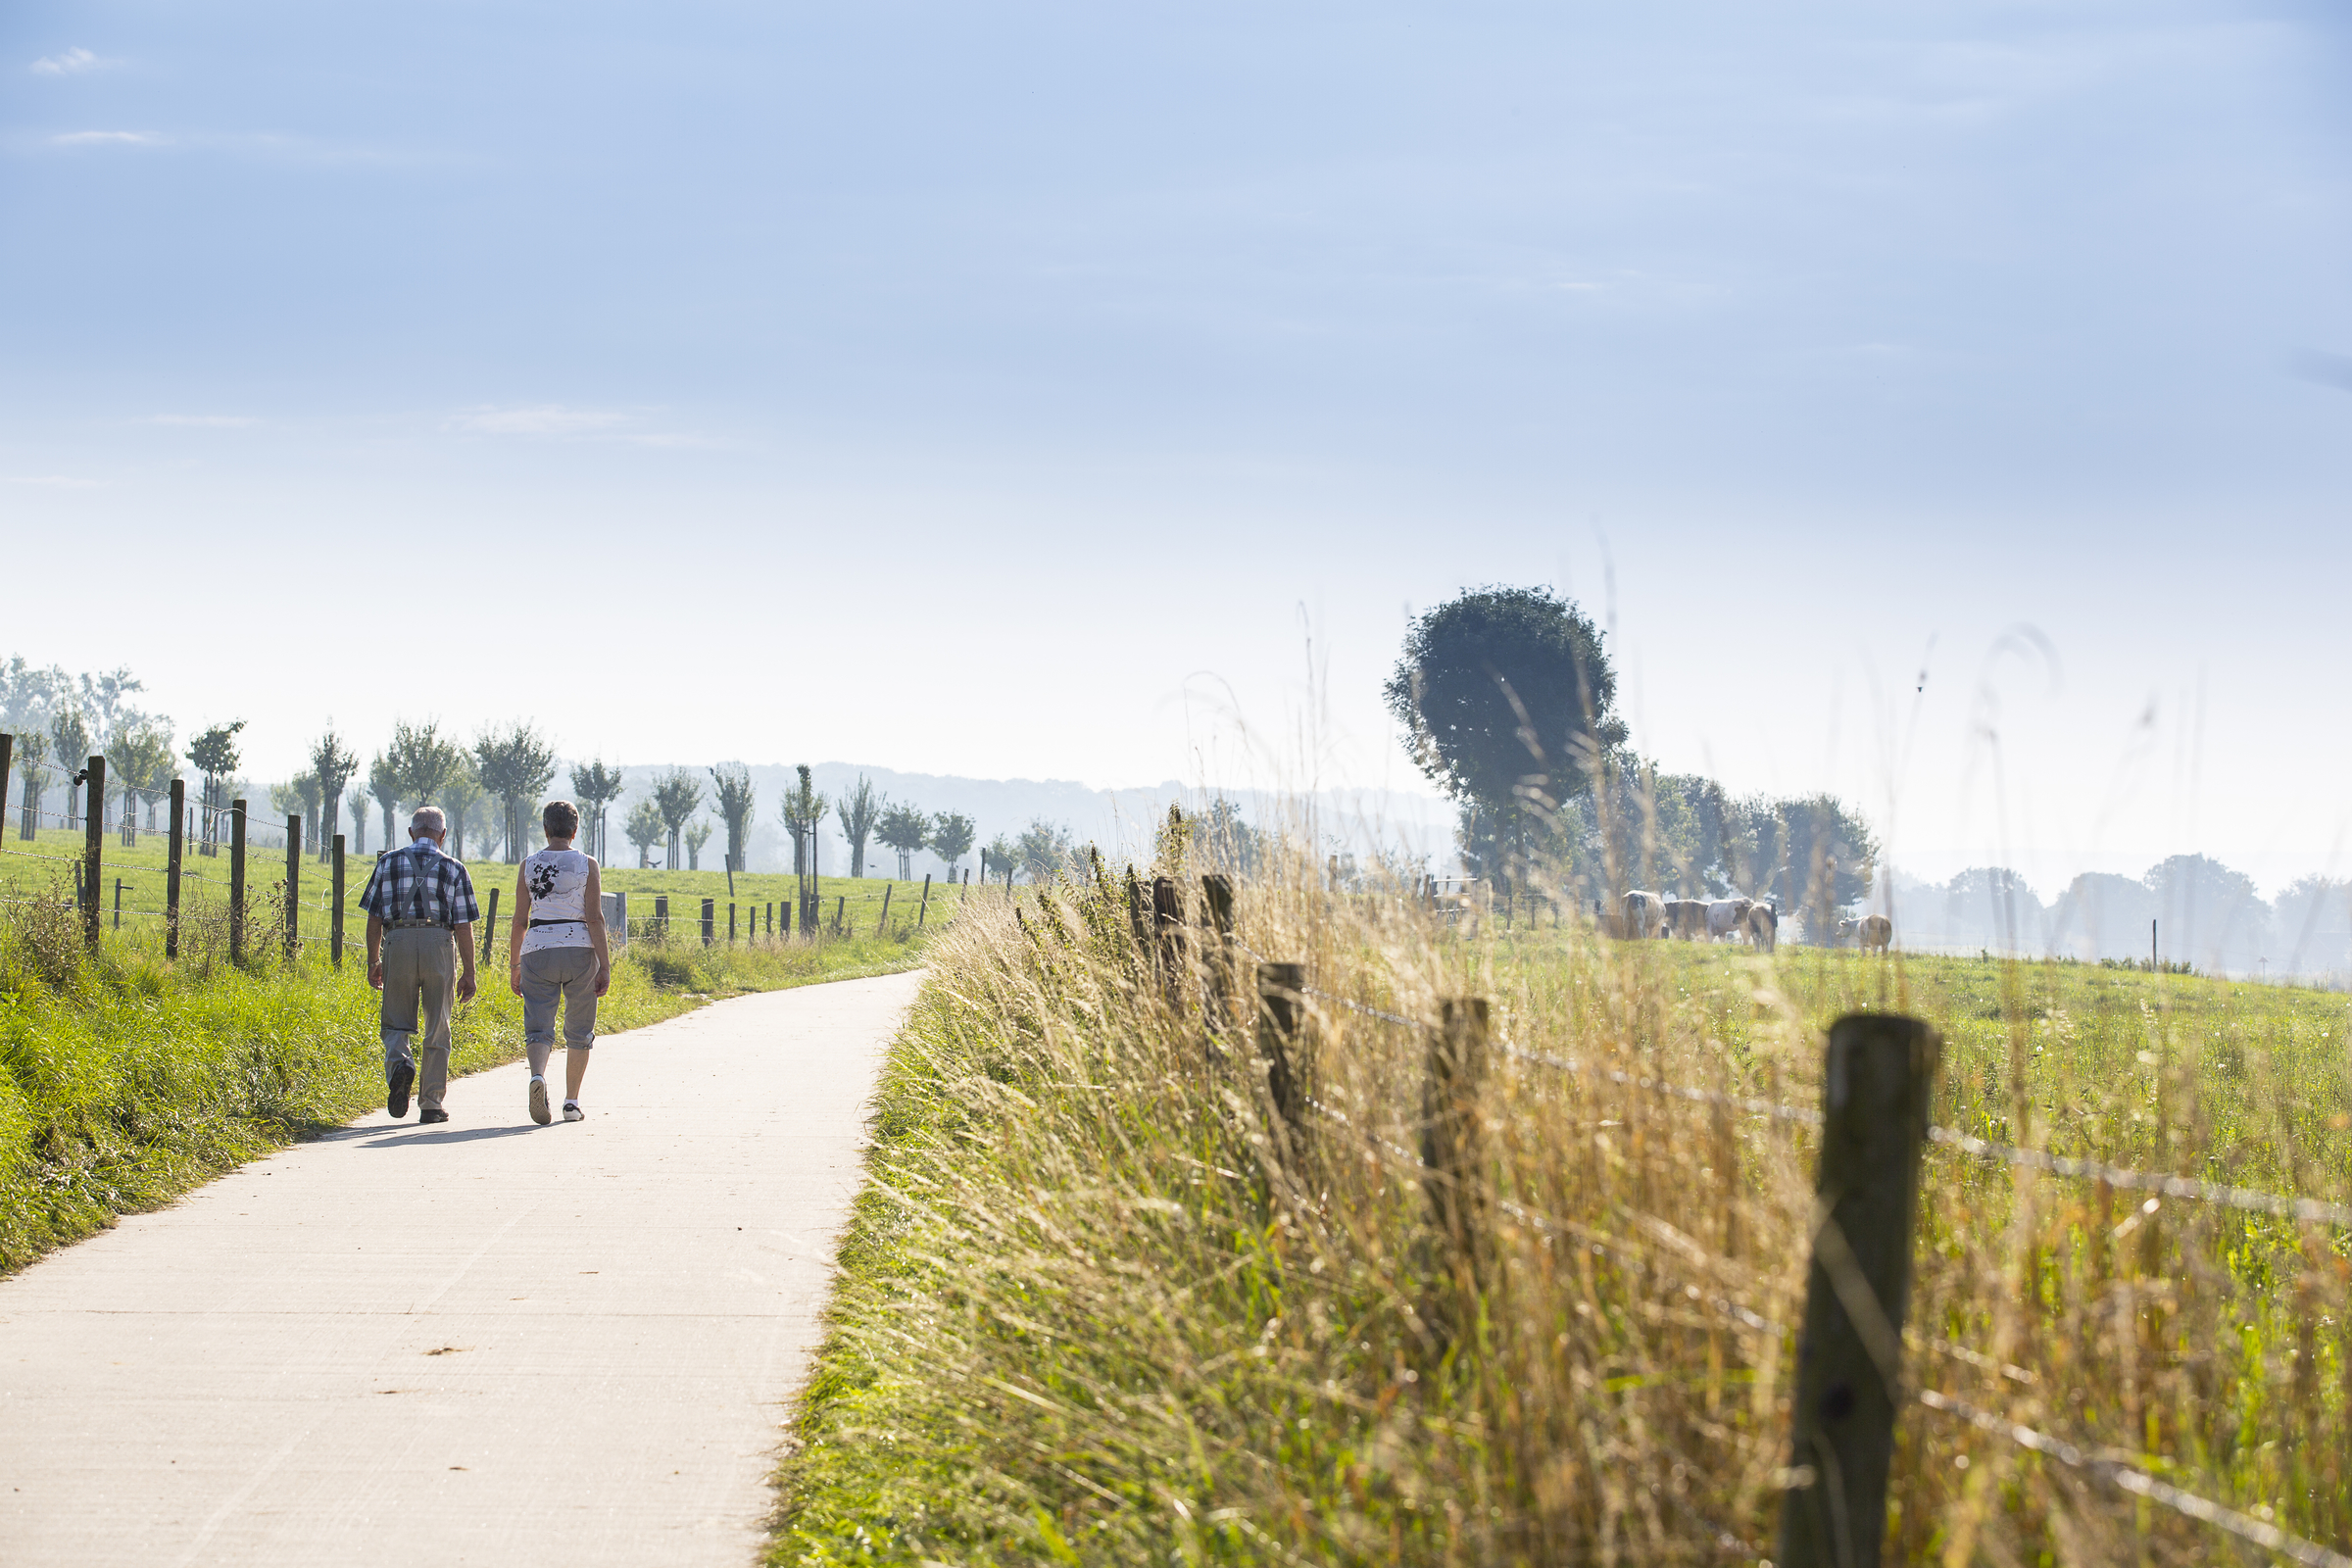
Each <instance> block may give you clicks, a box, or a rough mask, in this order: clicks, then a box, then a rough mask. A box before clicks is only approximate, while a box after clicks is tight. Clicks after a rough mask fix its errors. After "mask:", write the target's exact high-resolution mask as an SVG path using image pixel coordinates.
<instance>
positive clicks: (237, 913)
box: [228, 797, 245, 963]
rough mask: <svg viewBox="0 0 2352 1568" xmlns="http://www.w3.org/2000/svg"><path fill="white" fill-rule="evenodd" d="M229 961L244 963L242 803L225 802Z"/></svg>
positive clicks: (243, 841) (240, 800) (243, 830)
mask: <svg viewBox="0 0 2352 1568" xmlns="http://www.w3.org/2000/svg"><path fill="white" fill-rule="evenodd" d="M228 961H229V962H231V963H243V962H244V961H245V802H244V799H243V798H242V797H239V798H238V799H236V800H233V801H231V802H229V803H228Z"/></svg>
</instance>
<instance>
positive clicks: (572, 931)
mask: <svg viewBox="0 0 2352 1568" xmlns="http://www.w3.org/2000/svg"><path fill="white" fill-rule="evenodd" d="M595 866H596V862H595V861H594V860H592V859H590V858H588V857H587V856H585V855H582V854H581V853H580V852H579V851H577V850H541V851H540V852H539V853H538V854H536V855H532V856H527V857H525V858H524V859H523V862H522V885H523V886H524V887H526V888H528V889H530V891H531V912H530V916H529V919H530V924H529V926H528V928H527V929H525V930H524V932H523V933H522V951H523V952H524V953H537V952H539V951H541V950H542V949H545V948H584V947H587V946H589V941H588V927H587V925H586V924H585V923H583V922H584V921H585V919H586V916H587V912H588V911H587V906H586V900H587V897H588V873H589V872H590V871H591V870H593V869H595ZM542 920H562V921H564V922H565V923H564V924H563V925H541V924H540V923H539V922H540V921H542Z"/></svg>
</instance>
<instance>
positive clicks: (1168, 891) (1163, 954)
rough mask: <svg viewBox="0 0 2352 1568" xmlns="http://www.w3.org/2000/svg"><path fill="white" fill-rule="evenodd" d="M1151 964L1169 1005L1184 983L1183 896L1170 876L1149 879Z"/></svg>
mask: <svg viewBox="0 0 2352 1568" xmlns="http://www.w3.org/2000/svg"><path fill="white" fill-rule="evenodd" d="M1152 962H1153V963H1154V964H1156V965H1157V966H1158V968H1159V986H1160V989H1161V990H1162V991H1164V992H1165V993H1167V998H1168V1000H1169V1001H1170V1002H1174V1001H1175V1000H1176V998H1177V995H1178V988H1179V987H1180V986H1181V984H1182V982H1183V963H1184V896H1183V895H1182V894H1181V893H1179V892H1178V891H1177V890H1176V882H1175V879H1174V878H1173V877H1164V876H1155V877H1153V878H1152Z"/></svg>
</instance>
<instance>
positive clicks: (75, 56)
mask: <svg viewBox="0 0 2352 1568" xmlns="http://www.w3.org/2000/svg"><path fill="white" fill-rule="evenodd" d="M105 64H106V62H105V61H103V60H101V59H99V58H98V57H97V56H96V55H94V54H92V53H90V52H89V51H88V50H87V49H69V50H67V51H66V52H65V53H64V54H62V55H43V56H42V57H41V58H40V59H38V60H35V61H34V62H33V63H32V66H31V68H30V69H31V71H32V73H33V74H34V75H36V76H73V75H78V74H80V73H82V72H85V71H95V70H97V69H98V68H99V67H100V66H103V65H105Z"/></svg>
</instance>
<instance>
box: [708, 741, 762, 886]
mask: <svg viewBox="0 0 2352 1568" xmlns="http://www.w3.org/2000/svg"><path fill="white" fill-rule="evenodd" d="M711 795H712V799H714V800H715V801H716V802H717V803H718V815H719V820H720V821H722V822H724V823H726V825H727V864H726V869H728V870H730V871H746V870H749V869H751V859H750V856H751V845H752V811H753V809H754V808H755V806H756V805H757V804H758V800H759V796H758V792H757V791H755V790H754V789H753V787H752V770H751V769H750V768H748V767H746V766H744V765H743V764H742V763H741V762H721V763H719V764H718V765H717V766H716V767H714V768H712V769H711Z"/></svg>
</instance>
